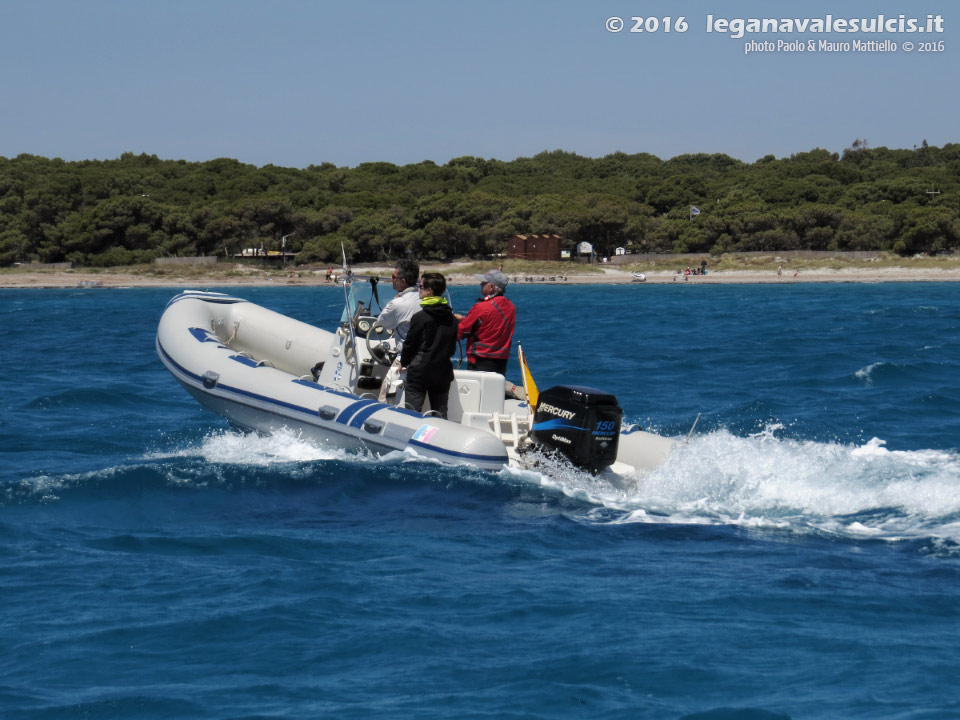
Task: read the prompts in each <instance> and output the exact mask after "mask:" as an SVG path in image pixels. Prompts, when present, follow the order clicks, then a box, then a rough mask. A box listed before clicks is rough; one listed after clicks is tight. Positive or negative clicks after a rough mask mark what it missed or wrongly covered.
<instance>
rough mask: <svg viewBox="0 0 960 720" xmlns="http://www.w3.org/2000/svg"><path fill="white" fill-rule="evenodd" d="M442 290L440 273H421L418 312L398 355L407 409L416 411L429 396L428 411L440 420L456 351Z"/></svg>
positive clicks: (453, 328)
mask: <svg viewBox="0 0 960 720" xmlns="http://www.w3.org/2000/svg"><path fill="white" fill-rule="evenodd" d="M446 289H447V281H446V280H445V279H444V277H443V275H441V274H440V273H425V274H424V276H423V277H422V278H421V279H420V307H421V310H420V312H418V313H417V314H416V315H414V316H413V317H412V318H411V319H410V329H409V330H408V331H407V339H406V340H405V341H404V343H403V350H402V351H401V353H400V364H401V365H402V366H403V368H404V369H406V371H407V379H406V382H405V383H404V385H405V388H406V404H407V407H411V408H413V409H414V410H416V411H417V412H420V410H422V409H423V400H424V397H425V396H429V398H430V409H431V410H433V411H434V412H436V413H437V414H438V415H440V417H443V418H445V417H447V396H448V395H449V394H450V383H451V382H453V363H451V362H450V356H451V355H453V353H454V351H455V350H456V348H457V321H456V319H455V318H454V317H453V312H452V311H451V310H450V305H449V304H448V303H447V299H446V298H445V297H444V296H443V293H444V292H445V291H446Z"/></svg>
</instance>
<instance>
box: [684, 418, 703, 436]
mask: <svg viewBox="0 0 960 720" xmlns="http://www.w3.org/2000/svg"><path fill="white" fill-rule="evenodd" d="M700 415H701V413H697V419H696V420H694V421H693V425H691V426H690V432H688V433H687V439H686V440H684V441H683V442H685V443H688V442H690V436H691V435H693V429H694V428H695V427H697V423H698V422H700Z"/></svg>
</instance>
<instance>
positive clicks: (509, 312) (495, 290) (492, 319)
mask: <svg viewBox="0 0 960 720" xmlns="http://www.w3.org/2000/svg"><path fill="white" fill-rule="evenodd" d="M476 278H477V280H479V281H480V295H481V298H480V300H478V301H477V302H476V304H475V305H474V306H473V307H472V308H470V312H468V313H467V314H466V316H463V315H455V316H454V317H456V318H457V320H459V321H460V323H459V325H458V327H457V339H458V340H459V339H461V338H464V337H465V338H467V369H469V370H485V371H487V372H496V373H500V374H501V375H505V374H506V372H507V360H509V359H510V345H511V343H512V342H513V329H514V327H515V326H516V323H517V310H516V308H515V307H514V306H513V303H512V302H510V301H509V300H507V298H506V297H505V296H504V292H506V289H507V276H506V275H504V274H503V273H502V272H500V271H499V270H491V271H490V272H488V273H485V274H483V275H477V276H476Z"/></svg>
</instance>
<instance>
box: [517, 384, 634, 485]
mask: <svg viewBox="0 0 960 720" xmlns="http://www.w3.org/2000/svg"><path fill="white" fill-rule="evenodd" d="M622 419H623V409H622V408H621V407H620V405H619V404H617V398H615V397H614V396H613V395H611V394H610V393H608V392H604V391H602V390H596V389H594V388H589V387H580V386H574V385H557V386H555V387H552V388H550V389H549V390H544V391H543V392H541V393H540V399H539V402H538V404H537V411H536V413H534V416H533V427H532V428H531V431H530V435H531V436H532V437H533V439H534V441H535V442H537V443H539V444H541V445H546V446H547V447H550V448H554V449H556V450H557V451H559V452H560V453H562V454H563V455H565V456H566V457H567V458H568V459H569V460H570V462H572V463H573V464H574V465H576V466H577V467H579V468H583V469H585V470H589V471H590V472H597V471H598V470H602V469H603V468H606V467H609V466H610V465H613V463H614V461H616V459H617V445H618V443H619V440H620V421H621V420H622Z"/></svg>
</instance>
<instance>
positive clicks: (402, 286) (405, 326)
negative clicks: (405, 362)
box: [377, 260, 422, 402]
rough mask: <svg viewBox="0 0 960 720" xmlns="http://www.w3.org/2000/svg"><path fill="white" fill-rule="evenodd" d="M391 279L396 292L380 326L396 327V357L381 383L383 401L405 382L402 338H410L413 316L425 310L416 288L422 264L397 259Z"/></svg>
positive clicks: (387, 399) (379, 322)
mask: <svg viewBox="0 0 960 720" xmlns="http://www.w3.org/2000/svg"><path fill="white" fill-rule="evenodd" d="M392 280H393V289H394V290H396V291H397V294H396V296H395V297H394V298H393V300H391V301H390V302H388V303H387V305H386V307H384V308H383V310H381V311H380V316H379V317H378V318H377V325H379V326H380V327H382V328H384V329H386V330H393V336H394V337H395V338H396V340H397V359H396V360H395V361H394V363H393V365H391V366H390V369H389V370H388V371H387V375H386V377H384V379H383V383H382V384H381V386H380V396H379V398H380V402H391V399H392V398H393V397H395V396H396V393H397V391H398V390H399V387H400V385H401V384H402V383H401V377H400V351H401V350H403V341H404V340H406V339H407V331H408V330H410V319H411V318H412V317H413V316H414V315H416V314H417V313H418V312H420V310H422V308H421V307H420V293H419V292H418V290H417V284H418V283H419V281H420V264H419V263H418V262H417V261H416V260H400V261H398V262H397V265H396V268H395V269H394V271H393V277H392Z"/></svg>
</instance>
